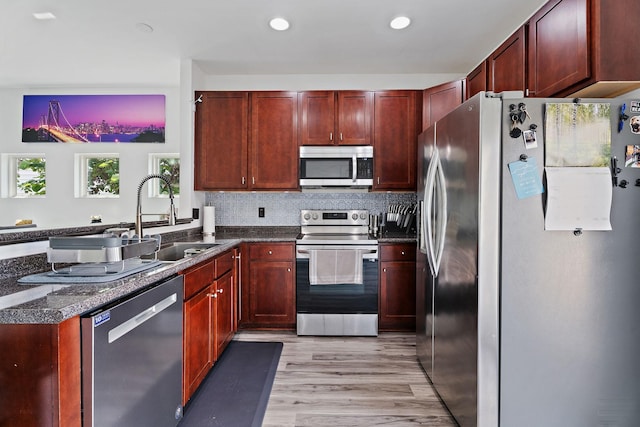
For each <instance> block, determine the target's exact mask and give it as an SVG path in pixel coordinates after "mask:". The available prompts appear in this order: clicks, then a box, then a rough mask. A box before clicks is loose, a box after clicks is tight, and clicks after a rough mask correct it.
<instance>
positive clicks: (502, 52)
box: [487, 27, 527, 93]
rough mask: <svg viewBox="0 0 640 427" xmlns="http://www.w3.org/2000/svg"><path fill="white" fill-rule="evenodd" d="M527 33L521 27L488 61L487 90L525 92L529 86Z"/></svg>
mask: <svg viewBox="0 0 640 427" xmlns="http://www.w3.org/2000/svg"><path fill="white" fill-rule="evenodd" d="M525 39H526V31H525V28H524V27H520V28H519V29H518V30H517V31H516V32H515V33H513V34H512V35H511V36H510V37H509V38H508V39H507V40H505V41H504V43H502V44H501V45H500V47H498V49H496V50H495V51H494V52H493V53H492V54H491V55H490V56H489V58H488V59H487V90H490V91H493V92H496V93H500V92H504V91H507V90H520V91H522V92H525V90H526V88H527V87H526V86H527V79H526V66H527V51H526V48H527V46H526V40H525Z"/></svg>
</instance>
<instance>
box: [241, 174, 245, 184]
mask: <svg viewBox="0 0 640 427" xmlns="http://www.w3.org/2000/svg"><path fill="white" fill-rule="evenodd" d="M244 183H245V179H244V176H243V177H242V185H244Z"/></svg>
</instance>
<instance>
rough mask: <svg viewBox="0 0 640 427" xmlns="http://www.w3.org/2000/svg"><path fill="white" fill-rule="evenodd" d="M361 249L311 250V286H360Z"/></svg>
mask: <svg viewBox="0 0 640 427" xmlns="http://www.w3.org/2000/svg"><path fill="white" fill-rule="evenodd" d="M362 255H363V251H362V250H361V249H335V250H333V249H317V250H309V284H311V285H339V284H359V285H361V284H362V283H363V281H362Z"/></svg>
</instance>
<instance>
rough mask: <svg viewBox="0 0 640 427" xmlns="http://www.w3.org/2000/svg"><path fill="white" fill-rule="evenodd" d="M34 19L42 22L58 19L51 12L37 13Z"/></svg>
mask: <svg viewBox="0 0 640 427" xmlns="http://www.w3.org/2000/svg"><path fill="white" fill-rule="evenodd" d="M33 17H34V18H36V19H38V20H40V21H46V20H49V19H56V15H54V14H53V13H51V12H36V13H34V14H33Z"/></svg>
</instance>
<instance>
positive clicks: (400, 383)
mask: <svg viewBox="0 0 640 427" xmlns="http://www.w3.org/2000/svg"><path fill="white" fill-rule="evenodd" d="M234 339H237V340H242V341H279V342H282V343H284V347H283V350H282V356H281V357H280V362H279V364H278V370H277V373H276V378H275V381H274V384H273V389H272V391H271V397H270V398H269V405H268V407H267V412H266V414H265V418H264V423H263V427H294V426H295V427H312V426H314V427H315V426H318V427H320V426H322V427H346V426H348V427H358V426H363V427H364V426H366V427H373V426H392V427H398V426H433V427H453V426H456V423H455V422H454V421H453V419H452V418H451V417H450V415H449V413H448V412H447V410H446V409H445V408H444V407H443V405H442V403H441V402H440V401H439V399H438V397H437V396H436V395H435V392H434V391H433V389H432V388H431V385H430V384H429V381H428V379H427V377H426V375H425V374H424V371H423V370H422V369H421V367H420V365H419V363H418V360H417V358H416V350H415V335H414V334H402V333H381V334H380V336H378V337H298V336H296V334H295V333H293V332H291V333H287V332H284V333H282V332H256V331H241V332H239V333H238V334H237V335H236V337H235V338H234Z"/></svg>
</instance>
